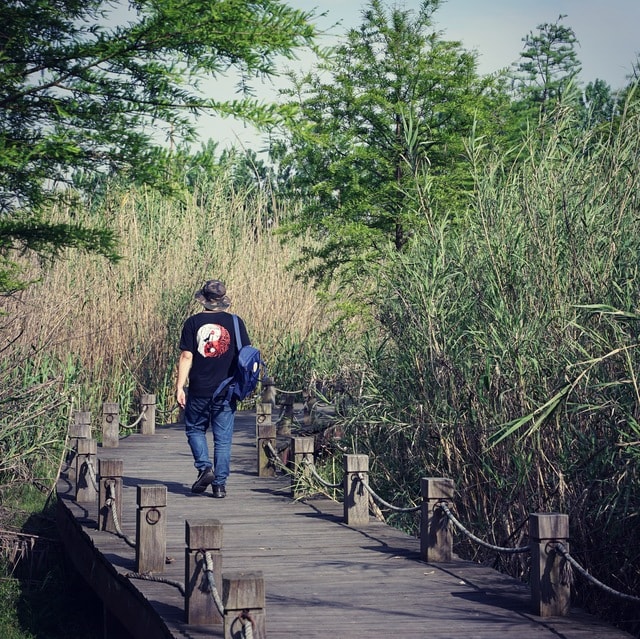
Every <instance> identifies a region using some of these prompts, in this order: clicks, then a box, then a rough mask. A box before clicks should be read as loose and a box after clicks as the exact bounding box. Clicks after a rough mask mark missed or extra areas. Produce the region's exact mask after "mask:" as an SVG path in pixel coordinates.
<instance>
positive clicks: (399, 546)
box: [57, 412, 631, 639]
mask: <svg viewBox="0 0 640 639" xmlns="http://www.w3.org/2000/svg"><path fill="white" fill-rule="evenodd" d="M98 458H99V459H119V460H122V461H123V466H124V475H123V487H122V507H123V515H122V521H121V527H122V530H123V532H124V533H125V534H126V535H127V537H129V538H135V534H136V524H135V519H136V490H137V486H138V485H148V484H163V485H165V486H166V487H167V521H168V523H167V555H168V556H169V557H171V558H172V559H173V561H172V562H171V563H168V564H167V565H166V567H165V571H164V573H163V574H162V575H158V576H159V577H161V578H165V579H167V580H171V581H174V582H182V583H184V581H185V574H184V570H185V569H184V565H185V521H186V520H189V521H198V520H206V519H218V520H219V521H220V522H221V523H222V524H223V527H224V528H223V545H222V556H223V571H222V572H223V574H224V573H225V572H238V571H246V572H252V571H261V572H262V573H263V575H264V583H265V591H266V630H267V636H268V637H270V638H271V639H274V638H275V639H289V638H291V639H293V638H294V637H295V638H296V639H299V638H304V639H316V638H317V639H320V638H322V639H371V638H377V637H379V638H381V639H382V638H385V639H388V638H389V637H394V636H398V637H402V638H403V639H421V638H427V637H429V639H451V638H453V637H465V638H466V639H495V638H496V637H498V636H500V637H505V638H508V637H514V638H517V639H533V638H535V639H544V638H547V637H548V638H549V639H552V638H553V639H586V638H587V637H589V638H594V637H597V638H598V639H625V638H626V639H628V638H629V637H631V635H629V634H626V633H624V632H622V631H620V630H617V629H615V628H613V627H611V626H609V625H607V624H605V623H604V622H601V621H599V620H597V619H596V618H594V617H593V616H591V615H588V614H586V613H584V612H583V611H581V610H577V609H573V610H572V611H571V614H570V615H569V616H567V617H562V618H552V619H541V618H539V617H536V616H534V615H532V614H531V613H530V610H531V604H530V595H529V589H528V587H527V586H525V585H524V584H521V583H520V582H518V581H516V580H514V579H512V578H510V577H507V576H505V575H502V574H500V573H498V572H496V571H493V570H491V569H489V568H486V567H483V566H480V565H477V564H473V563H471V562H466V561H461V560H456V561H453V562H450V563H447V564H427V563H424V562H422V561H420V560H419V551H420V542H419V540H418V539H415V538H412V537H410V536H409V535H405V534H403V533H402V532H400V531H398V530H395V529H393V528H391V527H389V526H387V525H385V524H383V523H381V522H379V521H377V520H375V519H371V521H370V523H369V524H368V525H366V526H363V527H361V528H358V529H355V528H352V527H349V526H347V525H345V524H344V523H342V513H343V511H342V504H338V503H335V502H333V501H331V500H329V499H327V498H324V497H318V498H310V499H306V500H300V501H294V500H292V499H291V497H290V490H289V479H288V478H287V477H276V478H268V479H265V478H259V477H257V473H256V464H257V462H256V450H255V416H254V415H253V413H249V412H243V413H238V415H237V417H236V432H235V435H234V443H233V448H232V464H231V473H232V474H231V477H230V479H229V483H228V485H227V491H228V496H227V498H226V499H214V498H213V497H212V495H211V492H210V491H208V492H207V493H204V494H202V495H194V494H192V493H191V492H190V486H191V483H192V482H193V480H194V479H195V474H196V473H195V469H194V468H193V463H192V459H191V453H190V451H189V449H188V446H187V442H186V437H185V435H184V427H183V426H182V425H180V424H175V425H167V426H159V427H158V428H157V430H156V434H155V435H139V434H133V435H130V436H129V437H126V438H124V439H122V440H120V442H119V446H118V447H117V448H102V447H98ZM96 466H97V465H96ZM57 491H58V526H59V529H60V532H61V536H62V539H63V542H64V544H65V547H66V551H67V554H68V556H69V558H70V560H71V561H72V562H73V564H74V565H75V567H76V568H77V570H78V571H79V572H80V574H81V575H82V576H83V577H84V578H85V579H86V581H87V582H88V583H89V584H90V585H91V587H92V588H93V590H94V591H95V592H96V593H97V594H98V596H99V597H100V598H101V599H102V601H103V603H104V606H105V608H106V609H107V610H108V612H109V614H110V615H112V616H113V617H114V618H115V619H117V620H118V623H119V624H121V625H122V626H123V627H124V628H126V629H127V631H128V632H129V633H130V634H131V635H132V636H133V637H135V638H136V639H149V638H150V637H153V638H154V639H165V638H166V639H176V638H187V639H204V638H205V637H208V638H210V637H223V630H222V626H221V625H220V626H213V625H208V626H201V627H198V626H191V625H187V624H186V623H185V617H184V598H183V597H182V595H181V594H180V591H179V590H178V588H176V587H175V586H174V585H170V584H168V583H164V582H157V581H147V580H140V579H130V578H128V577H127V576H126V575H127V573H130V572H132V571H134V570H135V549H134V548H132V547H130V546H129V545H128V544H127V543H125V541H124V540H123V539H121V538H120V537H118V536H117V535H115V534H113V533H109V532H104V531H99V530H98V529H97V521H98V513H97V503H96V504H93V503H91V504H82V503H76V502H75V501H74V495H75V492H74V487H73V485H72V483H71V482H69V481H68V479H67V478H66V476H65V474H64V473H63V474H62V475H61V477H60V479H59V481H58V485H57ZM218 587H219V588H220V586H218ZM220 590H221V588H220ZM113 636H114V637H117V636H118V635H117V633H114V634H113ZM254 639H264V638H262V637H254Z"/></svg>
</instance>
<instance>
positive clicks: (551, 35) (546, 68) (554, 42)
mask: <svg viewBox="0 0 640 639" xmlns="http://www.w3.org/2000/svg"><path fill="white" fill-rule="evenodd" d="M564 18H566V16H564V15H560V16H559V17H558V19H557V20H556V21H555V22H553V23H550V22H546V23H544V24H539V25H538V27H537V30H538V31H537V33H534V32H533V31H531V32H529V34H528V35H527V36H526V37H525V38H523V39H522V41H523V42H524V45H525V46H524V49H523V51H522V53H521V54H520V62H519V63H518V64H517V65H516V69H515V71H514V74H513V83H514V88H515V93H516V103H515V109H516V112H517V114H518V116H519V117H520V119H521V120H523V121H524V122H526V120H529V121H532V122H534V123H535V122H538V121H539V119H544V118H545V114H546V113H547V112H548V111H549V110H551V109H553V107H554V104H555V103H556V102H559V101H561V100H562V99H563V98H564V97H565V93H566V92H567V91H571V89H572V86H573V87H575V85H576V83H577V79H578V75H579V74H580V70H581V68H582V67H581V64H580V61H579V59H578V55H577V53H576V46H577V45H578V40H577V38H576V35H575V33H574V31H573V29H572V28H571V27H567V26H565V25H564V24H562V20H563V19H564ZM573 94H574V95H576V96H577V93H576V92H575V91H573ZM564 101H565V102H566V99H565V100H564Z"/></svg>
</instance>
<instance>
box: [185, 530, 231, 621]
mask: <svg viewBox="0 0 640 639" xmlns="http://www.w3.org/2000/svg"><path fill="white" fill-rule="evenodd" d="M185 541H186V549H185V559H184V573H185V576H184V584H185V596H184V606H185V617H186V621H187V623H188V624H194V625H201V624H221V623H222V615H221V614H220V612H219V610H218V607H217V606H216V603H215V601H214V599H213V596H212V595H211V592H210V591H209V584H208V580H207V576H206V573H205V568H206V567H207V564H206V561H205V557H204V552H207V553H208V554H209V555H210V557H211V561H212V572H213V581H214V583H215V585H216V589H218V588H220V586H221V584H222V524H221V523H220V522H219V521H218V520H217V519H206V520H203V521H185Z"/></svg>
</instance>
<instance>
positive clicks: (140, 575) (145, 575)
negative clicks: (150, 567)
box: [125, 572, 185, 597]
mask: <svg viewBox="0 0 640 639" xmlns="http://www.w3.org/2000/svg"><path fill="white" fill-rule="evenodd" d="M125 577H128V578H129V579H144V580H145V581H157V582H160V583H163V584H169V585H170V586H175V587H176V588H177V589H178V590H179V591H180V594H181V595H182V596H183V597H184V594H185V591H184V584H183V583H182V582H181V581H174V580H173V579H167V578H166V577H156V576H155V575H153V574H151V573H150V572H128V573H127V574H126V575H125Z"/></svg>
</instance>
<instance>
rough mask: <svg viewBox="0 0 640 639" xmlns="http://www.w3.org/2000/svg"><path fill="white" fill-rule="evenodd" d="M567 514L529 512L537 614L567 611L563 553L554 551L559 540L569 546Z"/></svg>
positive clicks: (568, 590) (559, 614)
mask: <svg viewBox="0 0 640 639" xmlns="http://www.w3.org/2000/svg"><path fill="white" fill-rule="evenodd" d="M568 539H569V516H568V515H563V514H560V513H536V514H531V515H529V540H530V544H531V603H532V605H533V613H534V614H536V615H538V616H540V617H564V616H566V615H568V614H569V608H570V603H571V602H570V597H571V584H570V573H569V572H568V566H567V565H566V564H567V562H566V560H565V559H564V557H563V556H562V555H561V554H560V553H558V552H556V551H555V549H554V546H555V543H557V542H560V543H562V545H563V546H564V547H565V548H566V550H567V551H568V550H569V541H568Z"/></svg>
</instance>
